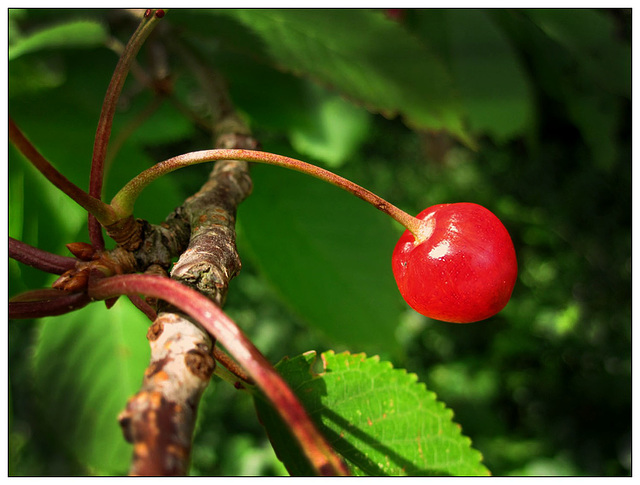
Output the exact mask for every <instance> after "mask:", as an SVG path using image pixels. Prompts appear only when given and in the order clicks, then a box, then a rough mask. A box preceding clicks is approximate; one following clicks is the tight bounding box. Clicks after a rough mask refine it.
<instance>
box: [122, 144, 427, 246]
mask: <svg viewBox="0 0 640 485" xmlns="http://www.w3.org/2000/svg"><path fill="white" fill-rule="evenodd" d="M216 160H243V161H246V162H256V163H265V164H268V165H276V166H279V167H285V168H289V169H291V170H295V171H297V172H302V173H306V174H308V175H311V176H312V177H315V178H317V179H320V180H324V181H325V182H329V183H330V184H333V185H335V186H337V187H340V188H341V189H344V190H346V191H347V192H350V193H352V194H353V195H355V196H356V197H359V198H360V199H362V200H364V201H366V202H368V203H369V204H371V205H373V206H374V207H375V208H377V209H379V210H381V211H382V212H384V213H386V214H388V215H389V216H391V217H392V218H393V219H395V220H396V221H398V222H399V223H400V224H402V225H403V226H404V227H406V228H407V229H408V230H409V231H411V232H412V233H413V234H414V236H416V238H418V237H419V235H420V232H421V231H422V230H423V223H422V221H421V220H420V219H417V218H415V217H413V216H411V215H409V214H407V213H406V212H404V211H403V210H401V209H399V208H397V207H396V206H394V205H393V204H390V203H389V202H387V201H386V200H384V199H383V198H382V197H379V196H377V195H376V194H374V193H373V192H370V191H369V190H367V189H364V188H362V187H361V186H359V185H358V184H355V183H353V182H351V181H350V180H347V179H345V178H343V177H340V176H339V175H336V174H334V173H333V172H330V171H328V170H325V169H323V168H320V167H317V166H315V165H311V164H310V163H306V162H303V161H301V160H296V159H295V158H290V157H285V156H283V155H276V154H274V153H268V152H261V151H255V150H237V149H217V150H202V151H198V152H191V153H185V154H184V155H179V156H177V157H173V158H170V159H168V160H165V161H164V162H160V163H157V164H156V165H154V166H153V167H151V168H148V169H147V170H145V171H144V172H142V173H140V174H139V175H138V176H136V177H135V178H133V179H132V180H131V181H130V182H129V183H128V184H127V185H125V186H124V187H123V188H122V189H121V190H120V191H119V192H118V193H117V194H116V196H115V197H114V198H113V200H112V201H111V206H112V207H113V209H114V210H115V211H116V213H117V214H118V215H119V216H120V217H121V218H124V217H128V216H129V215H131V214H132V213H133V205H134V203H135V201H136V199H137V198H138V196H139V195H140V193H141V192H142V190H143V189H144V188H145V187H146V186H147V185H149V184H150V183H151V182H153V181H154V180H155V179H157V178H158V177H160V176H162V175H165V174H167V173H170V172H173V171H174V170H177V169H179V168H183V167H188V166H189V165H195V164H198V163H205V162H212V161H216Z"/></svg>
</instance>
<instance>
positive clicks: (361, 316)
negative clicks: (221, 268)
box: [238, 166, 403, 351]
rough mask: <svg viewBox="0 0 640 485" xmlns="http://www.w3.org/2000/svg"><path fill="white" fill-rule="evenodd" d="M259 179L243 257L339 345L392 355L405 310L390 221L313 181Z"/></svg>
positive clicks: (262, 173)
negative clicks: (386, 351)
mask: <svg viewBox="0 0 640 485" xmlns="http://www.w3.org/2000/svg"><path fill="white" fill-rule="evenodd" d="M252 177H253V181H254V190H253V193H252V194H251V197H249V198H248V199H247V200H246V201H245V202H243V204H242V205H241V206H240V208H239V210H238V224H239V226H240V231H239V234H238V244H239V246H240V250H241V251H242V254H247V255H250V256H251V257H252V258H253V259H254V260H255V262H256V264H257V265H258V267H259V268H260V270H261V271H262V273H263V274H264V275H265V276H266V277H267V279H268V280H269V281H270V282H271V283H272V284H273V285H274V286H275V287H276V289H277V290H278V292H279V293H280V295H282V298H283V300H284V301H285V302H287V303H288V304H289V305H290V306H291V307H292V308H293V309H294V310H295V311H296V312H297V313H298V314H299V315H300V316H301V317H302V318H304V319H305V320H306V321H307V322H309V323H310V324H311V325H313V326H315V327H316V328H317V329H319V330H320V331H321V332H322V333H324V334H325V335H327V336H329V337H330V338H332V339H333V340H334V341H337V342H340V343H344V344H347V345H358V346H359V348H361V349H362V348H365V349H366V348H376V349H380V348H385V349H389V351H392V349H393V348H395V347H396V346H397V345H398V344H397V342H396V340H395V338H394V333H395V328H396V326H397V323H398V321H399V318H400V313H401V311H402V309H403V304H402V300H401V299H400V298H401V297H400V295H399V293H398V289H397V287H396V285H395V281H394V279H393V274H392V272H391V268H390V266H391V264H390V260H391V252H392V250H393V245H394V244H395V240H396V238H397V234H396V233H395V232H394V230H393V226H392V225H391V222H390V221H389V219H388V217H387V216H385V215H384V214H382V213H380V212H378V211H376V210H375V209H374V208H372V207H371V206H369V205H368V204H366V203H364V202H362V201H361V200H359V199H356V198H355V197H353V196H352V195H351V194H347V193H346V192H343V191H341V190H340V189H337V188H336V187H333V186H331V185H328V184H326V183H323V182H321V181H319V180H316V179H313V178H311V177H309V176H308V175H304V174H299V173H296V172H291V171H289V170H285V169H280V168H276V167H265V166H256V167H253V168H252ZM245 250H246V253H245Z"/></svg>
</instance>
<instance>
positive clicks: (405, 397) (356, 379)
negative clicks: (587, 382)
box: [256, 351, 489, 476]
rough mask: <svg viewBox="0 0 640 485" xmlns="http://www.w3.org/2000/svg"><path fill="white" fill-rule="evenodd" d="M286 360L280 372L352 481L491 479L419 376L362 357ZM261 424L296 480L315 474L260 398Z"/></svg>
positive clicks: (326, 355)
mask: <svg viewBox="0 0 640 485" xmlns="http://www.w3.org/2000/svg"><path fill="white" fill-rule="evenodd" d="M321 357H322V364H323V369H322V372H321V373H317V374H316V373H314V372H313V369H312V367H313V365H314V361H315V359H316V354H315V352H313V351H312V352H307V353H305V354H304V355H301V356H297V357H295V358H293V359H285V360H283V361H282V362H280V363H279V364H278V365H277V366H276V368H277V370H278V371H279V372H280V373H281V375H282V376H283V378H284V379H285V380H286V381H287V382H288V384H289V385H290V386H291V389H292V390H293V391H294V392H295V393H296V395H297V396H298V398H299V399H300V400H301V402H302V404H303V405H304V406H305V408H306V410H307V411H308V413H309V414H310V416H311V418H312V419H313V420H314V421H315V423H316V424H317V425H318V426H319V428H320V431H321V432H322V433H323V434H324V436H325V437H326V438H327V440H328V441H329V443H330V444H331V445H332V446H333V448H334V449H335V450H336V451H337V452H338V453H339V454H340V455H341V456H342V457H343V458H344V460H345V462H346V463H347V465H348V466H349V468H350V470H351V472H352V473H353V474H354V475H372V476H379V475H390V476H399V475H456V476H459V475H487V474H488V473H489V472H488V470H487V469H486V468H485V467H484V466H483V465H482V464H481V459H482V457H481V455H480V453H479V452H478V451H476V450H474V449H473V448H471V446H470V444H471V441H470V440H469V438H467V437H465V436H463V435H462V434H461V432H460V426H459V425H457V424H456V423H454V422H453V421H452V417H453V412H452V411H451V410H450V409H447V408H446V407H445V406H444V404H443V403H441V402H439V401H437V400H436V396H435V394H434V393H432V392H430V391H428V390H427V389H426V387H425V385H424V384H422V383H419V382H418V381H417V376H416V375H415V374H409V373H407V372H406V371H405V370H402V369H394V368H393V366H392V365H391V363H389V362H381V361H380V359H379V358H378V357H371V358H367V357H366V355H364V354H355V355H352V354H349V353H346V352H345V353H341V354H335V353H334V352H333V351H329V352H325V353H323V354H322V355H321ZM256 407H257V409H258V413H259V415H260V419H261V421H262V423H263V424H264V426H265V428H266V429H267V433H268V434H269V438H270V439H271V442H272V443H273V445H274V449H275V450H276V453H277V454H278V457H279V458H280V459H281V460H282V461H283V462H284V464H285V466H286V467H287V469H288V470H289V471H290V472H291V473H292V474H296V475H298V474H300V475H309V474H311V471H310V469H309V467H308V465H307V462H306V460H305V459H304V457H303V455H302V454H301V451H300V449H299V448H298V447H296V446H295V445H293V443H294V441H293V440H292V438H291V436H290V434H289V431H288V429H287V428H286V427H285V426H284V425H283V424H282V422H281V421H280V418H279V417H278V415H277V414H276V413H275V411H274V410H273V408H271V407H270V406H269V405H268V404H267V403H266V402H265V401H264V400H263V399H262V398H257V399H256Z"/></svg>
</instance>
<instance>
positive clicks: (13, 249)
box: [9, 237, 76, 274]
mask: <svg viewBox="0 0 640 485" xmlns="http://www.w3.org/2000/svg"><path fill="white" fill-rule="evenodd" d="M9 257H10V258H12V259H15V260H16V261H18V262H20V263H22V264H26V265H27V266H31V267H33V268H36V269H39V270H41V271H46V272H47V273H53V274H62V273H64V272H65V271H67V270H70V269H72V268H75V266H76V259H74V258H69V257H67V256H59V255H57V254H53V253H49V252H47V251H43V250H42V249H38V248H34V247H33V246H30V245H29V244H27V243H23V242H22V241H18V240H17V239H14V238H12V237H10V238H9Z"/></svg>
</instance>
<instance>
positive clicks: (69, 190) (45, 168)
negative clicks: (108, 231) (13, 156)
mask: <svg viewBox="0 0 640 485" xmlns="http://www.w3.org/2000/svg"><path fill="white" fill-rule="evenodd" d="M9 139H10V140H11V142H12V143H13V145H14V146H15V147H16V148H17V149H18V150H20V153H22V154H23V155H24V156H25V157H26V158H27V160H29V161H30V162H31V163H32V164H33V166H34V167H36V168H37V169H38V170H39V171H40V173H41V174H42V175H44V176H45V177H46V178H47V180H49V182H51V183H52V184H53V185H55V186H56V187H58V188H59V189H60V190H61V191H62V192H64V193H65V194H67V195H68V196H69V197H71V199H73V200H74V201H75V202H77V203H78V204H79V205H80V206H81V207H82V208H84V209H86V210H87V211H88V212H89V213H90V214H94V215H95V216H96V217H97V218H98V219H100V220H102V221H103V222H105V221H106V222H108V221H109V220H110V219H109V218H110V217H113V215H114V211H113V209H111V207H110V206H109V204H105V203H104V202H102V201H101V200H99V199H97V198H95V197H92V196H91V195H90V194H87V193H86V192H85V191H84V190H82V189H81V188H80V187H78V186H77V185H76V184H74V183H73V182H71V181H70V180H69V179H68V178H67V177H65V176H64V175H62V174H61V173H60V172H59V171H58V170H57V169H56V168H55V167H54V166H53V165H51V163H49V161H48V160H47V159H46V158H45V157H44V156H42V154H41V153H40V152H39V151H38V150H37V149H36V147H34V146H33V144H32V143H31V142H30V141H29V140H28V139H27V137H26V136H25V135H24V133H22V131H21V130H20V128H18V126H17V125H16V124H15V123H14V121H13V120H12V119H11V117H9Z"/></svg>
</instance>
